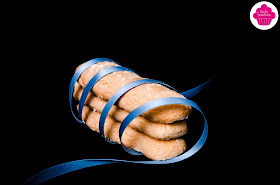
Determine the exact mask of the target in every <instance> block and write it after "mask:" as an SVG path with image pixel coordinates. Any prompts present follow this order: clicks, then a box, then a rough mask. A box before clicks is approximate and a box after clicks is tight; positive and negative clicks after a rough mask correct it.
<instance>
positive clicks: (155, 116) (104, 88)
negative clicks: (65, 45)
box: [77, 61, 191, 123]
mask: <svg viewBox="0 0 280 185" xmlns="http://www.w3.org/2000/svg"><path fill="white" fill-rule="evenodd" d="M111 66H119V65H117V64H116V63H114V62H107V61H105V62H100V63H97V64H94V65H92V66H90V67H89V68H87V69H86V70H85V71H84V72H83V73H82V74H81V76H80V78H79V80H78V83H79V84H80V85H81V86H82V87H85V86H86V85H87V83H88V82H89V81H90V79H91V78H92V77H93V76H94V75H95V74H96V73H97V72H99V71H100V70H102V69H104V68H107V67H111ZM79 67H80V66H79ZM79 67H78V68H79ZM78 68H77V69H78ZM140 79H144V78H141V77H140V76H139V75H137V74H135V73H133V72H129V71H118V72H114V73H111V74H108V75H106V76H104V77H103V78H101V79H100V80H99V81H98V82H97V83H96V84H95V85H94V86H93V88H92V91H93V93H94V94H96V95H98V96H100V97H102V98H104V99H106V100H109V99H110V98H111V97H112V96H113V95H114V94H115V93H116V92H117V91H118V90H119V89H120V88H121V87H123V86H124V85H126V84H128V83H130V82H133V81H136V80H140ZM164 97H180V98H185V97H184V96H183V95H181V94H179V93H177V92H176V91H174V90H171V89H169V88H167V87H165V86H163V85H160V84H156V83H149V84H142V85H139V86H137V87H135V88H133V89H131V90H129V91H128V92H126V93H125V94H124V95H123V96H122V97H121V98H120V99H119V100H118V101H117V102H116V106H118V107H120V108H122V109H124V110H126V111H128V112H131V111H133V110H134V109H136V108H137V107H139V106H140V105H143V104H144V103H147V102H150V101H152V100H155V99H159V98H164ZM190 113H191V107H190V106H188V105H177V104H176V105H174V104H173V105H164V106H160V107H157V108H154V109H152V110H149V111H147V112H145V113H143V114H142V116H144V117H145V118H146V119H149V120H150V121H152V122H157V123H173V122H175V121H179V120H183V119H185V118H186V117H187V116H188V115H189V114H190Z"/></svg>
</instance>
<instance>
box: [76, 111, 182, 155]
mask: <svg viewBox="0 0 280 185" xmlns="http://www.w3.org/2000/svg"><path fill="white" fill-rule="evenodd" d="M77 107H78V106H77ZM100 115H101V114H100V113H99V112H97V111H92V110H91V109H90V108H89V107H87V106H84V109H83V113H82V116H83V120H85V122H86V124H87V126H88V127H89V128H90V129H92V130H94V131H97V132H99V118H100ZM119 127H120V123H119V122H116V121H115V120H114V119H112V118H111V117H110V116H108V117H107V119H106V121H105V127H104V134H105V137H106V138H108V139H109V140H111V141H113V142H117V143H119V144H120V140H119ZM122 142H123V144H124V145H125V146H126V147H128V148H131V149H133V150H136V151H138V152H141V153H142V154H143V155H145V156H146V157H148V158H150V159H152V160H166V159H170V158H173V157H176V156H178V155H180V154H181V153H183V152H184V151H185V150H186V143H185V141H184V139H182V138H178V139H171V140H168V141H162V140H157V139H154V138H151V137H149V136H147V135H145V134H143V133H141V132H138V131H136V130H134V129H133V128H131V127H130V126H127V128H126V129H125V131H124V133H123V136H122Z"/></svg>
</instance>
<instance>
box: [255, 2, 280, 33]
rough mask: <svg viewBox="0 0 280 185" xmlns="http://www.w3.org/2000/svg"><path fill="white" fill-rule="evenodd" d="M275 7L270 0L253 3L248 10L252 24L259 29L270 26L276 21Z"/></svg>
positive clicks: (276, 12) (265, 28) (266, 28)
mask: <svg viewBox="0 0 280 185" xmlns="http://www.w3.org/2000/svg"><path fill="white" fill-rule="evenodd" d="M278 16H279V14H278V11H277V8H276V7H275V6H274V5H273V4H272V3H270V2H267V1H261V2H258V3H257V4H255V5H254V6H253V7H252V9H251V12H250V20H251V22H252V24H253V25H254V26H255V27H256V28H258V29H260V30H268V29H270V28H272V27H273V26H274V25H275V24H276V23H277V21H278Z"/></svg>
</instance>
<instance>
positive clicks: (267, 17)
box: [253, 4, 275, 25]
mask: <svg viewBox="0 0 280 185" xmlns="http://www.w3.org/2000/svg"><path fill="white" fill-rule="evenodd" d="M253 17H254V18H255V19H257V20H258V24H259V25H269V24H270V22H271V20H272V19H274V18H275V13H274V12H272V10H271V8H269V7H267V5H266V4H263V5H262V6H261V8H258V9H257V11H256V13H254V15H253Z"/></svg>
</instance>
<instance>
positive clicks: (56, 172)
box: [24, 58, 211, 185]
mask: <svg viewBox="0 0 280 185" xmlns="http://www.w3.org/2000/svg"><path fill="white" fill-rule="evenodd" d="M103 61H111V62H114V63H117V62H115V61H113V60H111V59H108V58H95V59H92V60H89V61H88V62H86V63H84V64H83V65H81V66H80V68H79V69H78V70H77V71H76V72H75V74H74V76H73V77H72V79H71V82H70V86H69V103H70V110H71V112H72V115H73V117H74V118H75V119H76V120H77V121H78V122H79V123H81V124H83V125H84V126H86V124H85V122H84V121H83V120H82V110H83V107H84V104H85V101H86V98H87V96H88V94H89V92H90V91H91V89H92V87H93V86H94V85H95V84H96V82H98V80H100V79H101V78H102V77H104V76H106V75H108V74H110V73H113V72H116V71H131V72H133V73H135V72H134V71H132V70H131V69H128V68H125V67H121V66H114V67H108V68H105V69H102V70H101V71H99V72H98V73H97V74H96V75H95V76H93V77H92V79H91V80H90V81H89V83H88V84H87V85H86V87H85V88H84V91H83V93H82V96H81V99H80V102H79V111H78V112H79V116H76V115H75V114H74V112H73V109H72V97H73V91H74V85H75V83H76V81H77V80H78V79H79V77H80V76H81V74H82V73H83V72H84V71H85V70H86V69H87V68H88V67H90V66H91V65H93V64H96V63H99V62H103ZM117 64H118V63H117ZM210 82H211V79H210V80H208V81H206V82H205V83H203V84H201V85H199V86H197V87H195V88H193V89H190V90H187V91H184V92H181V93H180V94H182V95H183V96H184V97H186V98H192V97H194V96H195V95H197V94H198V93H200V92H201V91H202V90H204V89H205V88H206V87H208V86H209V84H210ZM145 83H158V84H161V85H164V86H167V87H169V88H171V89H173V90H175V91H177V90H176V89H174V88H173V87H171V86H169V85H168V84H165V83H163V82H160V81H158V80H153V79H142V80H137V81H134V82H131V83H129V84H127V85H125V86H124V87H122V88H121V89H119V90H118V91H117V92H116V93H115V94H114V95H113V96H112V97H111V98H110V99H109V100H108V102H107V104H106V105H105V107H104V108H103V111H102V113H101V116H100V120H99V129H100V134H101V135H102V136H103V137H104V138H105V139H106V141H108V142H110V143H112V144H115V143H113V142H111V141H109V140H108V139H107V138H106V137H105V135H104V124H105V120H106V117H107V115H108V113H109V111H110V109H111V107H112V106H113V105H114V103H115V102H116V101H117V100H118V99H119V98H120V97H121V96H122V95H123V94H125V93H126V92H127V91H129V90H130V89H132V88H134V87H136V86H139V85H141V84H145ZM170 104H184V105H189V106H191V107H193V108H195V109H197V110H198V111H199V112H200V113H201V114H202V116H203V118H204V128H203V131H202V134H201V136H200V138H199V139H198V141H197V142H196V144H195V145H194V146H192V148H190V149H189V150H188V151H186V152H184V153H183V154H181V155H179V156H177V157H174V158H172V159H167V160H164V161H127V160H118V159H83V160H76V161H71V162H66V163H62V164H59V165H56V166H53V167H50V168H47V169H46V170H44V171H41V172H39V173H37V174H36V175H34V176H33V177H31V178H30V179H28V180H27V181H26V182H25V183H24V185H37V184H41V183H43V182H45V181H47V180H49V179H52V178H54V177H57V176H60V175H63V174H66V173H69V172H73V171H77V170H80V169H84V168H88V167H93V166H99V165H104V164H112V163H122V162H124V163H141V164H169V163H175V162H179V161H182V160H185V159H187V158H189V157H191V156H192V155H194V154H195V153H196V152H198V151H199V150H200V149H201V147H202V146H203V145H204V143H205V141H206V138H207V135H208V124H207V120H206V118H205V116H204V114H203V112H202V110H201V109H200V107H199V106H198V105H197V104H196V103H195V102H193V101H192V100H189V99H184V98H176V97H167V98H160V99H156V100H153V101H150V102H147V103H145V104H143V105H141V106H139V107H138V108H136V109H134V110H133V111H132V112H130V113H129V114H128V115H127V117H126V118H125V119H124V120H123V122H122V123H121V126H120V129H119V137H120V141H121V138H122V135H123V132H124V131H125V129H126V127H127V126H128V125H129V123H130V122H131V121H132V120H133V119H135V118H136V117H138V116H139V115H141V114H143V113H144V112H146V111H148V110H151V109H153V108H156V107H159V106H163V105H170ZM86 127H87V126H86ZM121 145H122V147H123V148H124V150H125V151H126V152H128V153H130V154H132V155H142V154H141V153H139V152H137V151H135V150H132V149H129V148H127V147H126V146H124V145H123V143H122V142H121Z"/></svg>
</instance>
